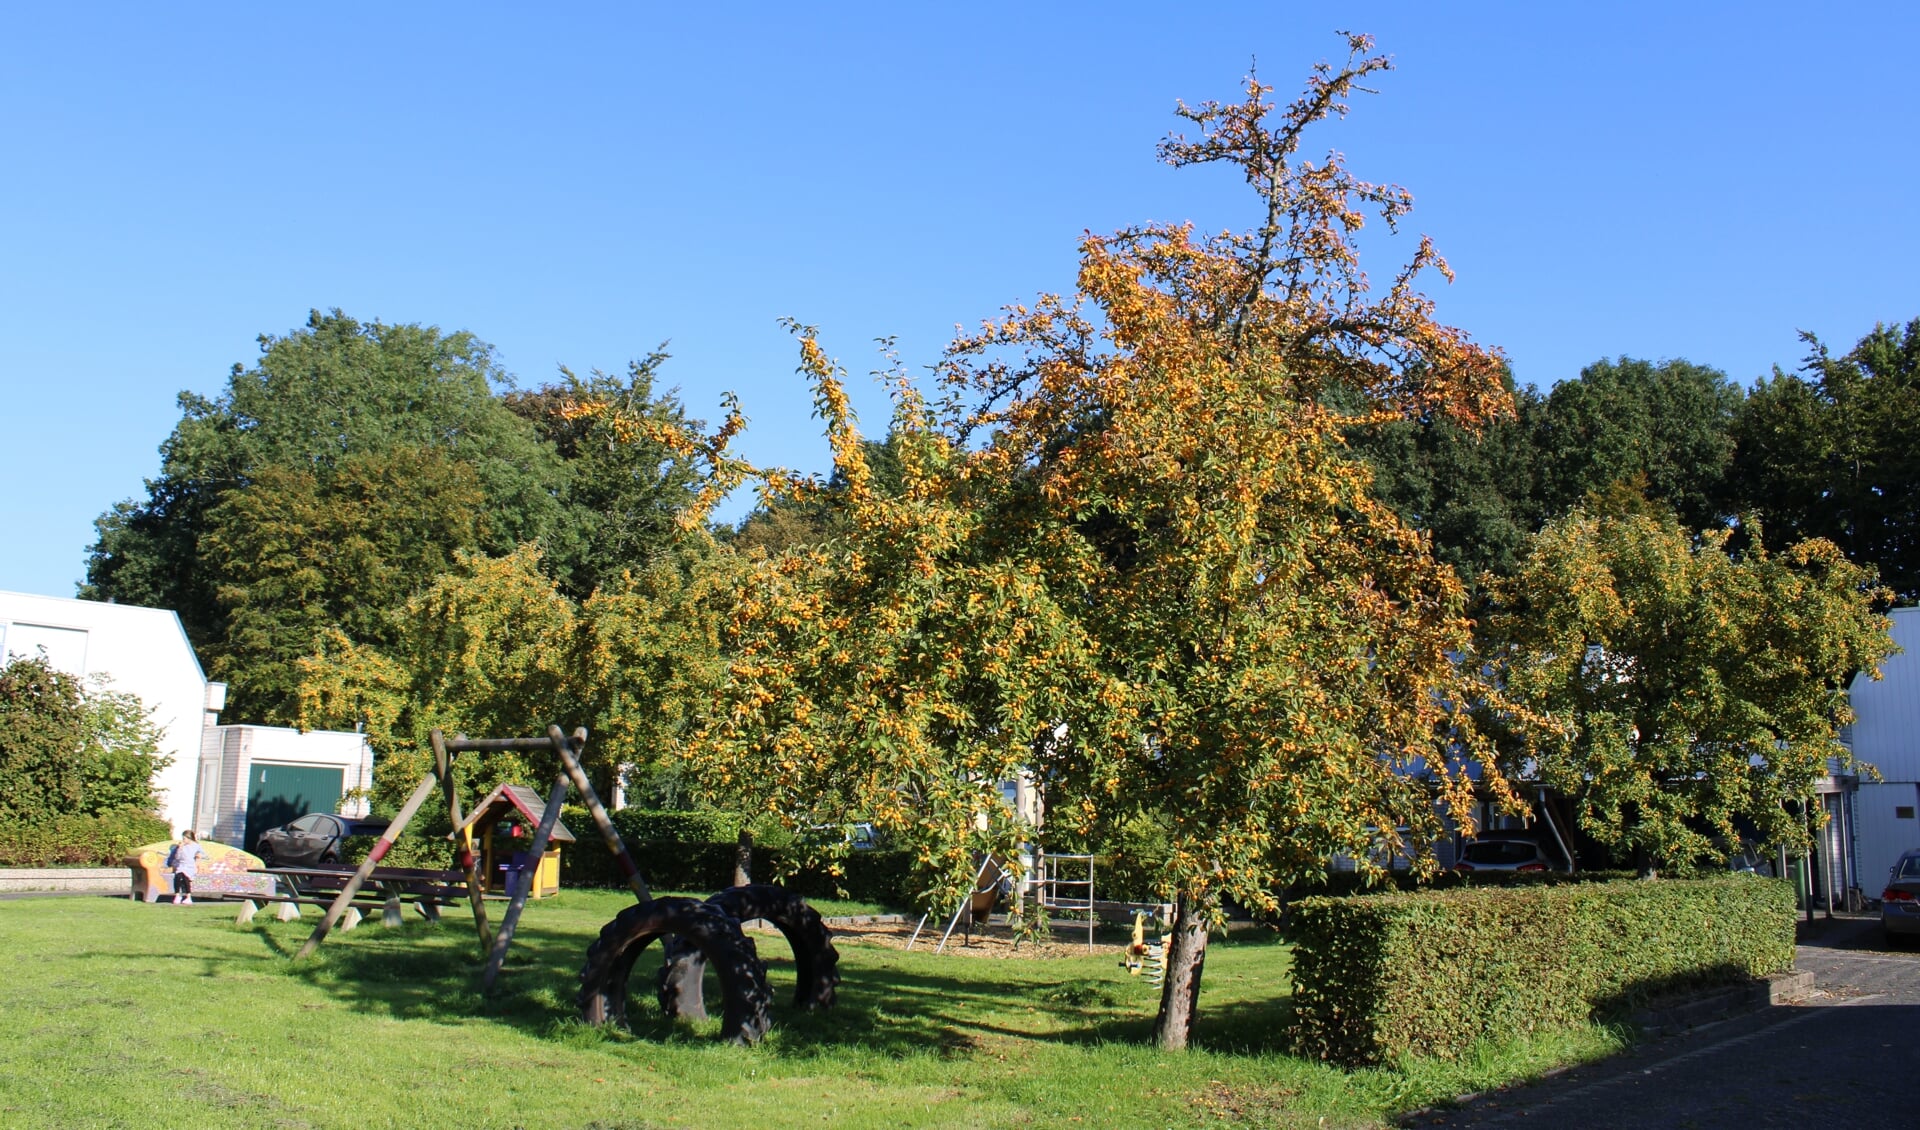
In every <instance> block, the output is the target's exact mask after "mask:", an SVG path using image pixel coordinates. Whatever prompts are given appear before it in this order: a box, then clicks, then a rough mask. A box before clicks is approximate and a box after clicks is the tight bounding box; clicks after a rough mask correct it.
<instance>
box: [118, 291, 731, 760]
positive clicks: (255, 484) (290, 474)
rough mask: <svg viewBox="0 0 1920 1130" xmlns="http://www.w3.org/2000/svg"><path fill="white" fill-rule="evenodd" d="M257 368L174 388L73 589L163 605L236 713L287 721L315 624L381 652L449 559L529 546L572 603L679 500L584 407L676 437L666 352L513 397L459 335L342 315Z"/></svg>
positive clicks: (687, 480) (645, 554)
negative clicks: (169, 409) (142, 462)
mask: <svg viewBox="0 0 1920 1130" xmlns="http://www.w3.org/2000/svg"><path fill="white" fill-rule="evenodd" d="M260 353H261V355H260V358H259V360H258V361H257V362H256V363H255V364H254V365H253V366H252V367H251V368H243V367H241V366H239V365H236V366H234V370H233V373H232V375H231V377H230V378H229V380H228V384H227V389H226V391H225V393H223V394H222V395H221V396H219V397H218V398H216V399H211V400H209V399H206V398H204V397H199V396H195V395H192V394H182V396H181V398H180V404H181V408H182V411H183V415H182V418H181V420H180V423H179V424H178V425H177V426H176V427H175V428H174V431H173V434H172V435H171V436H170V437H168V439H167V441H166V443H165V444H163V445H162V447H161V468H160V474H159V477H158V478H155V479H153V480H150V481H149V482H148V483H147V496H146V498H145V499H143V500H133V501H128V502H123V503H121V504H119V505H118V506H116V507H114V508H113V509H112V510H110V511H109V512H107V513H106V514H104V515H102V516H101V517H100V519H99V520H98V522H96V526H97V528H98V530H99V539H98V541H96V542H95V544H94V546H93V549H92V551H91V556H90V559H89V561H88V564H87V583H86V585H85V586H84V587H83V588H82V590H81V595H82V596H84V597H89V598H92V599H101V600H117V601H120V602H122V603H128V604H140V605H148V606H152V607H158V608H171V609H174V610H175V611H177V612H179V614H180V616H181V619H182V621H183V622H184V623H185V625H186V628H187V634H188V637H189V638H190V639H191V640H192V641H193V644H194V646H195V648H196V649H197V650H198V652H199V654H200V657H201V661H202V663H203V664H204V665H205V667H206V669H207V672H208V674H209V675H210V676H211V677H212V678H214V679H219V680H223V681H225V682H226V683H227V684H228V687H229V697H228V703H229V708H228V714H229V716H230V717H232V718H234V719H236V720H240V721H248V722H266V723H276V724H283V725H284V724H290V723H292V722H294V721H295V720H296V719H297V716H298V684H299V676H298V673H297V671H296V669H295V663H296V661H297V660H298V659H299V658H301V657H302V656H305V655H309V654H311V653H313V652H314V651H315V650H316V649H317V648H318V646H319V644H320V641H321V639H322V637H323V635H324V634H325V633H326V632H328V631H338V632H343V633H345V634H346V635H348V636H350V637H352V638H353V639H355V640H358V641H360V642H362V643H365V644H368V645H375V646H378V645H385V644H390V643H393V642H395V641H397V640H398V639H399V638H400V633H401V631H402V629H403V624H402V623H401V618H402V617H403V616H404V615H405V614H406V613H405V609H406V606H407V602H408V601H409V600H410V599H412V598H413V597H415V596H417V595H418V594H420V593H422V592H424V591H425V590H426V589H427V588H428V587H429V586H430V585H431V584H432V583H433V582H434V580H435V579H436V578H437V577H439V576H440V575H441V574H443V573H445V572H447V571H448V570H449V569H451V568H452V567H453V565H454V563H455V560H456V559H457V558H458V557H459V555H461V554H486V555H504V554H509V553H512V552H513V551H514V550H515V549H516V547H518V546H520V545H523V544H537V545H539V546H540V547H541V550H542V555H541V561H542V565H543V568H544V569H545V571H546V572H547V574H548V575H549V576H551V577H552V579H553V580H554V582H555V584H556V585H557V586H558V588H559V590H560V591H562V592H564V593H567V594H568V595H570V596H572V597H574V598H584V597H585V596H587V595H589V594H591V593H592V592H594V591H595V590H596V589H598V588H599V587H600V586H601V584H602V583H603V582H605V581H606V580H607V579H609V578H610V577H617V576H619V575H620V573H621V571H622V570H625V569H632V568H642V567H644V566H645V565H646V563H647V561H648V560H649V558H650V557H651V556H652V554H653V553H655V552H657V551H658V550H659V549H660V547H661V545H662V544H663V543H664V541H665V540H666V539H667V537H668V535H669V533H670V532H671V531H672V530H673V529H674V528H675V527H674V519H675V515H677V514H678V513H679V511H680V510H681V508H682V507H684V506H685V505H686V504H687V502H688V501H689V500H690V498H691V495H690V494H689V490H690V488H691V485H692V483H693V478H694V476H693V472H692V468H691V467H690V466H689V465H688V464H687V463H686V461H685V460H684V459H681V458H678V457H676V456H675V455H674V454H673V453H672V452H670V451H668V450H667V449H665V448H664V447H663V446H661V444H660V443H658V442H656V441H653V440H650V439H648V438H647V437H646V436H644V435H638V434H620V435H615V434H611V433H609V432H608V431H607V430H606V426H605V424H604V423H602V422H596V421H599V420H604V417H595V416H593V415H592V414H590V413H584V412H582V411H581V410H580V406H581V405H582V404H588V403H597V402H600V401H610V402H616V403H619V404H621V405H623V406H625V407H626V408H627V409H628V410H629V412H630V415H631V416H632V417H633V418H635V419H638V420H643V421H659V422H664V423H669V424H673V423H679V422H682V410H681V406H680V403H679V401H678V400H677V399H676V398H675V397H674V396H673V395H672V394H671V393H662V392H657V391H656V389H655V387H654V381H655V373H656V370H657V368H658V366H659V365H660V363H661V362H662V361H663V360H664V356H663V355H660V354H654V355H651V356H648V357H647V358H645V359H643V360H642V361H639V362H636V363H635V364H634V365H632V366H631V367H630V369H629V370H628V372H626V373H625V374H623V375H619V376H613V375H608V374H604V373H598V372H596V373H593V374H591V375H590V376H588V377H585V378H581V377H576V376H575V375H573V374H572V373H569V372H566V371H564V370H563V371H562V374H561V378H562V379H560V380H559V381H556V382H553V383H550V384H547V385H545V386H542V387H540V388H538V389H535V390H530V391H527V390H518V389H515V388H514V387H513V386H512V384H511V382H510V380H509V378H508V377H507V375H506V374H505V373H504V372H503V371H502V370H500V368H499V367H498V366H497V365H496V364H495V362H494V360H493V353H492V350H491V348H490V347H489V346H487V345H486V344H485V343H483V342H481V341H480V340H479V339H478V338H476V337H474V336H473V335H472V334H470V333H465V332H460V333H452V334H443V333H442V332H441V331H439V330H438V329H435V328H432V327H425V326H418V325H386V324H383V323H380V322H368V323H362V322H359V321H356V320H355V319H353V318H350V317H348V316H347V315H345V314H343V313H341V312H340V311H337V310H336V311H333V312H331V313H326V314H322V313H320V312H318V311H315V312H314V313H313V315H312V316H311V317H310V318H309V320H308V323H307V325H306V326H305V327H304V328H302V329H299V330H296V331H294V332H292V333H289V334H287V335H285V336H282V337H264V336H263V337H262V338H261V339H260Z"/></svg>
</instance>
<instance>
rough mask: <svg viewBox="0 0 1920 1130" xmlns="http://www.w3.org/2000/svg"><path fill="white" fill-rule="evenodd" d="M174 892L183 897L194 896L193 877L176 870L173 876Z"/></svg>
mask: <svg viewBox="0 0 1920 1130" xmlns="http://www.w3.org/2000/svg"><path fill="white" fill-rule="evenodd" d="M173 893H174V894H176V895H178V896H180V897H181V898H192V897H193V877H192V876H190V875H181V874H179V873H177V872H176V873H175V874H174V876H173Z"/></svg>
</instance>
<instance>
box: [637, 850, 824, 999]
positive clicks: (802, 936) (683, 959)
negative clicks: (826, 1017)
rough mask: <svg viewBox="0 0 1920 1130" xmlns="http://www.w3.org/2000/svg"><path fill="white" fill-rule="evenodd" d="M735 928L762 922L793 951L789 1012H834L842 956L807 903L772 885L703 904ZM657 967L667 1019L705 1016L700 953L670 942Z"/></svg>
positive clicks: (750, 887)
mask: <svg viewBox="0 0 1920 1130" xmlns="http://www.w3.org/2000/svg"><path fill="white" fill-rule="evenodd" d="M707 905H708V906H712V907H717V908H719V909H720V910H722V911H723V912H725V913H726V914H727V915H728V916H730V917H731V918H733V919H734V921H736V922H749V921H752V920H753V919H755V918H764V919H766V920H767V921H769V922H771V923H773V924H774V925H775V926H776V927H778V928H779V930H780V933H781V934H783V935H785V936H786V939H787V945H788V946H790V947H792V949H793V967H794V980H795V982H796V984H795V985H794V993H793V1006H794V1007H795V1008H799V1009H813V1008H832V1007H833V1002H834V997H835V994H836V992H837V988H838V986H839V984H840V951H839V950H837V949H835V948H834V946H833V933H832V931H830V930H828V929H827V924H826V923H825V922H823V921H821V920H820V913H819V912H818V911H816V910H814V909H813V908H812V907H810V906H808V905H807V903H806V900H805V899H803V898H801V897H800V896H799V895H796V894H793V893H792V892H790V891H788V890H787V889H786V888H785V887H781V886H777V885H775V884H773V883H754V884H750V885H748V886H745V887H729V888H727V889H726V890H724V891H721V892H720V893H719V894H716V895H714V896H713V897H712V898H710V899H708V900H707ZM662 957H663V960H662V962H661V965H660V978H659V985H658V996H659V1000H660V1010H661V1011H662V1012H664V1013H666V1014H667V1015H668V1016H674V1017H685V1018H687V1019H689V1020H697V1019H701V1018H703V1017H705V1016H706V1014H707V1010H706V1002H705V1000H704V999H703V997H702V994H701V986H700V981H701V977H702V975H703V974H704V973H705V972H706V961H705V959H704V958H703V957H702V956H701V954H700V952H699V950H697V949H695V948H693V947H691V946H686V945H681V944H679V943H678V942H677V941H675V940H672V939H669V941H668V942H667V943H666V945H665V947H664V949H663V952H662Z"/></svg>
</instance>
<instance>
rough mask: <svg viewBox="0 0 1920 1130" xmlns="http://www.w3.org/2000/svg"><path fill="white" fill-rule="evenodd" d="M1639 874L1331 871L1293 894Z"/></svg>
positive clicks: (1548, 882)
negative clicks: (1376, 876)
mask: <svg viewBox="0 0 1920 1130" xmlns="http://www.w3.org/2000/svg"><path fill="white" fill-rule="evenodd" d="M1635 877H1636V875H1635V872H1632V871H1473V872H1465V871H1442V872H1440V873H1439V874H1437V875H1434V876H1433V877H1432V878H1430V879H1427V880H1426V881H1424V882H1422V881H1420V880H1417V879H1415V878H1414V877H1413V875H1411V874H1410V873H1408V872H1406V871H1396V872H1394V873H1393V875H1392V876H1391V877H1390V878H1385V879H1382V880H1380V881H1377V882H1376V881H1370V880H1369V879H1368V878H1367V877H1366V876H1364V875H1362V874H1360V873H1359V872H1357V871H1329V872H1327V874H1326V875H1325V876H1324V877H1323V878H1319V879H1316V880H1314V881H1313V882H1312V883H1310V884H1302V885H1301V886H1298V887H1296V888H1294V889H1293V890H1292V891H1290V892H1289V893H1290V894H1291V895H1292V896H1293V897H1294V898H1308V897H1311V896H1315V895H1325V896H1329V897H1340V896H1346V895H1384V894H1393V893H1395V892H1405V891H1457V890H1462V889H1466V890H1472V889H1475V888H1488V887H1560V886H1567V885H1569V884H1574V883H1615V882H1619V881H1621V880H1625V879H1632V878H1635Z"/></svg>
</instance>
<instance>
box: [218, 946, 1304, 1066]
mask: <svg viewBox="0 0 1920 1130" xmlns="http://www.w3.org/2000/svg"><path fill="white" fill-rule="evenodd" d="M253 933H254V936H255V937H257V938H258V939H259V944H260V946H261V948H262V956H263V958H265V959H266V960H267V963H268V965H269V966H270V967H272V968H275V969H277V970H278V971H279V974H280V975H282V976H287V977H291V978H295V979H297V980H300V981H304V982H306V983H307V984H309V985H312V986H314V987H315V988H317V989H319V990H321V991H323V992H325V993H327V994H328V995H330V996H331V997H333V998H334V999H335V1000H337V1001H339V1002H340V1003H342V1004H343V1005H345V1006H346V1007H348V1008H351V1009H353V1010H355V1011H358V1012H362V1013H367V1014H376V1015H381V1016H387V1017H393V1018H396V1019H408V1020H423V1021H427V1022H431V1023H441V1024H449V1025H464V1024H470V1023H473V1022H475V1021H485V1022H491V1023H495V1024H501V1025H505V1026H508V1027H511V1028H514V1029H517V1030H520V1031H522V1032H524V1033H527V1034H529V1035H533V1036H536V1037H539V1038H542V1039H552V1040H556V1041H561V1042H566V1043H581V1042H601V1041H608V1042H619V1041H623V1040H626V1039H628V1038H629V1037H627V1036H626V1035H624V1034H620V1033H612V1032H604V1031H601V1030H597V1029H591V1028H587V1027H585V1026H584V1025H582V1024H581V1023H580V1022H579V1021H578V1020H577V1019H576V1018H577V1016H578V1013H577V1010H576V1006H575V1003H574V993H575V992H576V990H577V989H578V986H579V970H580V966H581V964H582V963H583V962H584V960H585V957H586V951H587V946H588V944H589V943H590V942H591V941H592V938H591V936H590V935H587V934H585V933H583V932H582V931H580V930H579V929H578V928H577V927H567V928H555V927H549V926H545V925H543V924H541V923H540V922H539V921H538V920H531V921H529V920H523V921H522V923H521V925H520V928H519V931H518V932H517V933H516V935H515V938H514V944H513V949H512V951H511V952H510V954H509V956H508V959H507V963H506V966H505V968H504V969H503V970H502V973H501V976H500V979H499V980H498V981H497V982H496V984H495V989H494V992H493V993H492V994H491V995H487V994H483V993H482V992H481V991H480V975H481V970H482V964H483V963H482V959H481V956H480V952H479V946H478V942H477V940H476V939H475V938H474V935H473V933H472V930H471V928H470V927H468V926H467V925H466V924H465V923H462V922H459V921H458V920H455V919H449V920H448V921H447V922H445V923H444V924H442V925H440V926H433V925H428V924H426V923H423V922H408V923H407V924H406V925H405V926H402V927H400V928H398V929H375V930H372V931H370V930H369V929H368V928H367V927H364V926H363V927H361V928H360V929H359V930H357V931H355V932H354V933H353V934H351V935H348V936H336V937H333V938H329V939H328V942H327V944H326V945H324V946H322V947H321V949H320V951H319V954H318V955H317V956H316V957H315V958H310V959H308V960H306V961H301V962H293V961H291V960H290V955H291V953H292V952H293V950H294V949H296V948H297V946H298V943H297V942H295V941H293V940H292V939H291V938H290V937H287V936H283V935H286V934H287V931H286V930H285V929H284V928H281V927H280V926H279V924H277V923H272V924H267V926H266V927H265V928H259V927H256V928H255V929H254V930H253ZM303 933H304V932H303ZM753 937H754V942H755V945H756V946H757V948H758V949H759V951H760V956H761V957H762V959H764V960H765V961H766V962H767V965H768V981H769V987H770V988H771V989H772V990H773V999H774V1010H773V1015H774V1035H773V1037H772V1039H770V1040H769V1042H768V1044H767V1045H766V1049H765V1050H766V1051H767V1052H768V1053H770V1054H774V1055H779V1056H787V1057H796V1058H804V1057H809V1056H813V1055H817V1054H824V1053H826V1052H829V1051H831V1050H833V1049H838V1048H845V1047H849V1046H853V1047H860V1048H863V1049H866V1050H869V1051H872V1052H877V1053H880V1054H883V1055H888V1056H907V1055H917V1054H926V1053H928V1052H929V1051H931V1052H933V1053H934V1054H938V1055H951V1054H956V1053H960V1052H964V1051H967V1050H970V1049H975V1048H979V1047H982V1046H986V1045H992V1044H1006V1043H1011V1042H1024V1041H1042V1042H1046V1043H1052V1044H1059V1045H1069V1046H1071V1045H1082V1046H1085V1045H1095V1044H1102V1043H1129V1044H1139V1043H1144V1042H1145V1041H1147V1040H1148V1039H1149V1038H1150V1037H1151V1033H1152V1027H1153V1019H1152V1011H1153V1008H1154V1006H1155V1004H1157V999H1158V998H1157V996H1156V995H1151V994H1150V993H1148V992H1143V991H1142V990H1145V989H1146V986H1145V985H1144V984H1142V983H1140V982H1131V983H1129V982H1128V981H1126V980H1124V979H1115V980H1106V979H1102V978H1099V977H1087V976H1075V975H1072V974H1074V973H1083V972H1084V970H1085V966H1084V965H1079V966H1078V967H1077V968H1076V967H1075V966H1072V965H1068V966H1066V967H1065V968H1062V969H1061V970H1060V972H1061V974H1063V976H1060V977H1057V978H1048V977H1046V976H1045V973H1046V972H1047V969H1046V965H1044V964H1035V963H1028V962H1020V961H1012V960H1001V959H991V958H972V957H965V958H952V959H950V960H951V961H952V962H954V963H955V967H954V972H953V973H951V974H949V973H945V972H932V971H927V970H921V969H902V968H899V967H898V962H897V958H896V956H895V954H896V951H889V950H882V949H873V948H868V947H865V946H859V947H851V949H852V951H853V953H854V955H855V956H854V958H853V960H852V961H851V962H848V961H847V960H845V956H844V955H845V952H846V951H843V961H842V966H841V968H842V973H843V976H844V980H843V981H842V983H841V985H840V991H839V999H838V1003H837V1004H836V1006H835V1007H834V1008H832V1009H831V1010H827V1011H824V1012H802V1011H799V1010H796V1009H794V1008H793V1007H792V1005H791V1003H790V1002H791V1001H792V998H793V987H794V971H793V962H792V957H791V954H790V953H789V952H788V950H787V947H786V944H785V942H784V941H783V940H782V939H780V938H778V937H777V936H768V935H763V934H756V935H754V936H753ZM658 953H659V949H658V947H657V946H653V947H649V949H648V950H647V951H646V952H645V953H644V954H643V955H642V956H641V958H640V960H639V961H638V962H637V963H636V965H635V967H634V971H633V974H632V977H631V979H630V982H629V992H630V994H631V997H632V999H631V1001H630V1004H629V1009H628V1015H629V1020H630V1029H631V1033H632V1036H631V1038H633V1039H637V1040H640V1041H647V1042H659V1043H674V1044H678V1043H685V1042H695V1043H699V1042H706V1041H710V1040H711V1039H712V1038H713V1036H714V1034H715V1032H716V1031H717V1029H718V1023H717V1022H716V1021H709V1022H707V1023H706V1024H704V1025H689V1024H686V1023H684V1022H681V1023H676V1022H673V1021H669V1020H668V1019H666V1018H665V1017H664V1016H663V1015H662V1014H661V1012H660V1010H659V1007H658V1004H657V1003H656V1002H655V1001H654V999H653V985H654V974H655V971H656V970H657V969H658V968H659V956H658ZM227 956H228V957H229V958H230V957H231V955H230V954H229V955H227ZM863 959H867V960H863ZM1036 972H1038V973H1039V975H1038V976H1036ZM718 999H719V994H718V992H717V991H716V989H715V988H714V986H713V985H712V983H711V981H710V982H709V987H708V1000H709V1001H710V1002H717V1001H718ZM1201 1005H1202V1013H1201V1027H1200V1033H1201V1037H1200V1039H1201V1044H1202V1046H1204V1047H1208V1048H1212V1049H1215V1050H1219V1051H1223V1052H1235V1053H1246V1052H1252V1053H1256V1054H1257V1053H1263V1052H1268V1051H1274V1050H1278V1048H1279V1043H1278V1041H1279V1038H1280V1037H1279V1034H1280V1031H1281V1029H1282V1027H1283V1026H1284V1023H1285V1018H1286V1014H1285V1011H1284V1008H1279V1007H1276V1005H1275V1004H1274V1003H1273V1002H1263V1003H1258V1004H1256V1003H1250V1002H1240V1003H1223V1004H1221V1005H1220V1006H1218V1007H1215V1006H1212V1005H1210V1004H1209V1002H1208V1001H1207V1000H1206V999H1205V997H1203V998H1202V1002H1201Z"/></svg>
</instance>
